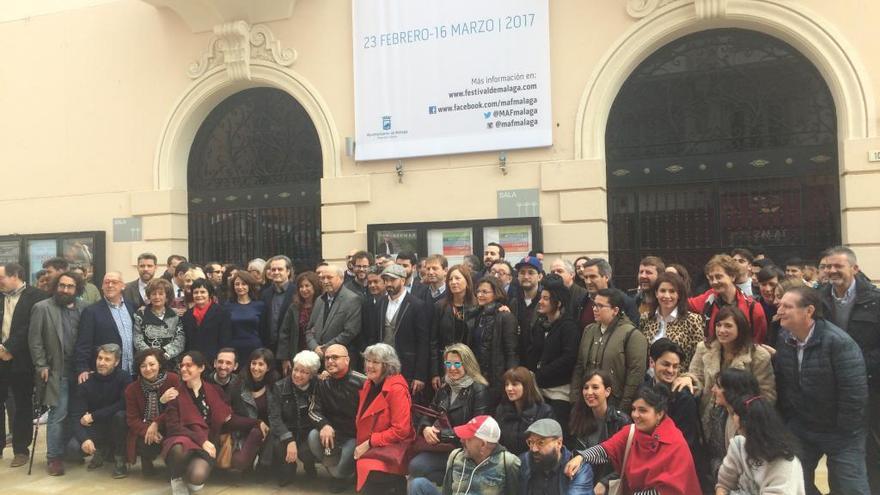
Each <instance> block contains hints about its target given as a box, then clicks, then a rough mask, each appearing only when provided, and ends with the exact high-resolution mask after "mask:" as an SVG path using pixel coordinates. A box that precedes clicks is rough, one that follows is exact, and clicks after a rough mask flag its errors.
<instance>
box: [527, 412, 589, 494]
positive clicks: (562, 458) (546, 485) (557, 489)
mask: <svg viewBox="0 0 880 495" xmlns="http://www.w3.org/2000/svg"><path fill="white" fill-rule="evenodd" d="M526 444H528V446H529V451H528V452H523V453H522V455H520V461H521V468H520V471H519V486H520V494H523V495H539V494H540V495H593V469H592V468H591V467H590V465H589V464H587V463H583V464H581V467H580V469H578V471H577V473H575V475H574V476H573V477H572V478H571V479H569V478H568V476H566V475H565V464H566V463H567V462H568V461H569V459H571V452H570V451H569V450H568V449H567V448H565V446H564V445H563V444H562V427H561V426H559V423H558V422H557V421H556V420H555V419H549V418H546V419H539V420H538V421H535V422H534V423H532V425H531V426H529V427H528V429H526Z"/></svg>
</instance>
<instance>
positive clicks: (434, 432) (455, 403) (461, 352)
mask: <svg viewBox="0 0 880 495" xmlns="http://www.w3.org/2000/svg"><path fill="white" fill-rule="evenodd" d="M443 358H444V362H443V364H444V367H445V368H446V375H445V377H444V379H443V380H444V382H443V386H442V387H440V390H438V391H437V393H436V394H435V395H434V400H433V402H431V409H433V410H434V411H437V412H438V413H445V414H446V416H447V417H448V419H449V423H448V424H439V423H438V422H436V421H435V420H434V419H432V418H427V417H422V418H420V419H419V422H418V424H417V428H416V433H417V434H418V435H421V436H422V437H423V438H424V439H425V442H426V443H427V444H428V445H429V446H433V447H432V450H440V449H441V447H439V444H446V445H447V446H448V449H446V450H445V451H440V452H436V451H430V452H421V453H419V454H417V455H416V456H415V457H414V458H413V459H412V461H411V462H410V464H409V475H410V478H411V479H415V478H428V479H429V480H431V481H433V482H434V483H436V484H440V483H442V482H443V474H444V473H445V472H446V460H447V458H448V457H449V452H451V451H452V450H453V449H454V448H457V447H459V444H458V441H457V439H456V437H455V433H454V432H453V431H452V428H454V427H456V426H459V425H463V424H465V423H467V422H468V421H470V420H471V419H473V418H474V417H476V416H480V415H483V414H491V411H492V408H491V407H490V406H491V404H490V402H491V397H490V394H489V388H488V386H487V382H486V379H485V378H484V377H483V375H482V374H481V373H480V364H479V363H478V362H477V358H476V357H475V356H474V353H473V351H471V349H470V347H468V346H466V345H465V344H461V343H459V344H453V345H451V346H449V347H447V348H446V350H445V351H444V352H443ZM416 445H419V444H416Z"/></svg>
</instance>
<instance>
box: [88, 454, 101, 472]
mask: <svg viewBox="0 0 880 495" xmlns="http://www.w3.org/2000/svg"><path fill="white" fill-rule="evenodd" d="M103 465H104V453H103V452H101V451H100V450H96V451H95V453H94V454H92V458H91V460H89V465H88V466H86V469H87V470H89V471H94V470H96V469H100V468H101V466H103Z"/></svg>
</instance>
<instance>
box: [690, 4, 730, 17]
mask: <svg viewBox="0 0 880 495" xmlns="http://www.w3.org/2000/svg"><path fill="white" fill-rule="evenodd" d="M694 7H695V8H696V10H697V19H701V20H702V19H721V18H723V17H725V16H726V15H727V0H696V1H695V2H694Z"/></svg>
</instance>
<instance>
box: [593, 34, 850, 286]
mask: <svg viewBox="0 0 880 495" xmlns="http://www.w3.org/2000/svg"><path fill="white" fill-rule="evenodd" d="M605 144H606V146H605V147H606V163H607V184H608V211H609V241H610V252H611V262H612V264H613V265H614V266H615V270H616V272H617V274H618V276H617V277H616V281H617V283H618V285H619V286H621V287H632V286H634V285H635V282H636V280H635V274H636V272H637V267H638V261H639V259H640V258H641V257H642V256H645V255H648V254H653V255H658V256H661V257H663V258H664V259H666V260H669V261H675V262H678V263H682V264H684V265H685V266H686V267H687V268H688V269H689V270H691V271H692V273H695V274H699V273H701V272H702V266H703V264H704V263H705V261H706V260H707V259H708V258H709V257H710V256H711V255H712V254H715V253H718V252H722V251H726V250H729V249H730V248H732V247H757V246H760V247H762V248H764V249H765V250H766V251H767V252H768V255H769V256H770V257H771V258H774V259H775V260H776V261H777V262H780V263H781V262H783V261H784V258H786V257H788V256H793V255H795V256H801V257H804V258H815V257H816V255H817V254H818V253H819V251H821V249H823V248H825V247H828V246H829V245H832V244H836V243H838V242H839V241H840V221H839V218H840V201H839V185H838V155H837V117H836V111H835V106H834V101H833V98H832V96H831V93H830V91H829V89H828V86H827V84H826V83H825V81H824V80H823V79H822V77H821V75H820V74H819V72H818V71H817V70H816V68H815V67H814V66H813V65H812V64H811V63H810V62H809V61H808V60H807V59H806V58H805V57H804V56H803V55H801V54H800V53H799V52H798V51H797V50H795V49H794V48H793V47H791V46H790V45H788V44H786V43H785V42H783V41H781V40H779V39H776V38H773V37H771V36H768V35H766V34H762V33H759V32H756V31H750V30H745V29H732V28H731V29H714V30H708V31H701V32H697V33H694V34H690V35H688V36H685V37H682V38H680V39H677V40H675V41H673V42H671V43H669V44H667V45H665V46H664V47H662V48H660V49H659V50H657V51H656V52H655V53H653V54H652V55H651V56H649V57H648V58H647V59H646V60H644V61H643V62H642V63H641V64H640V65H639V66H638V67H637V68H636V69H635V70H634V71H633V73H632V74H631V75H630V77H629V78H628V79H627V81H626V82H625V83H624V85H623V86H622V87H621V89H620V92H619V93H618V95H617V97H616V98H615V100H614V104H613V106H612V108H611V112H610V116H609V119H608V124H607V128H606V134H605Z"/></svg>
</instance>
